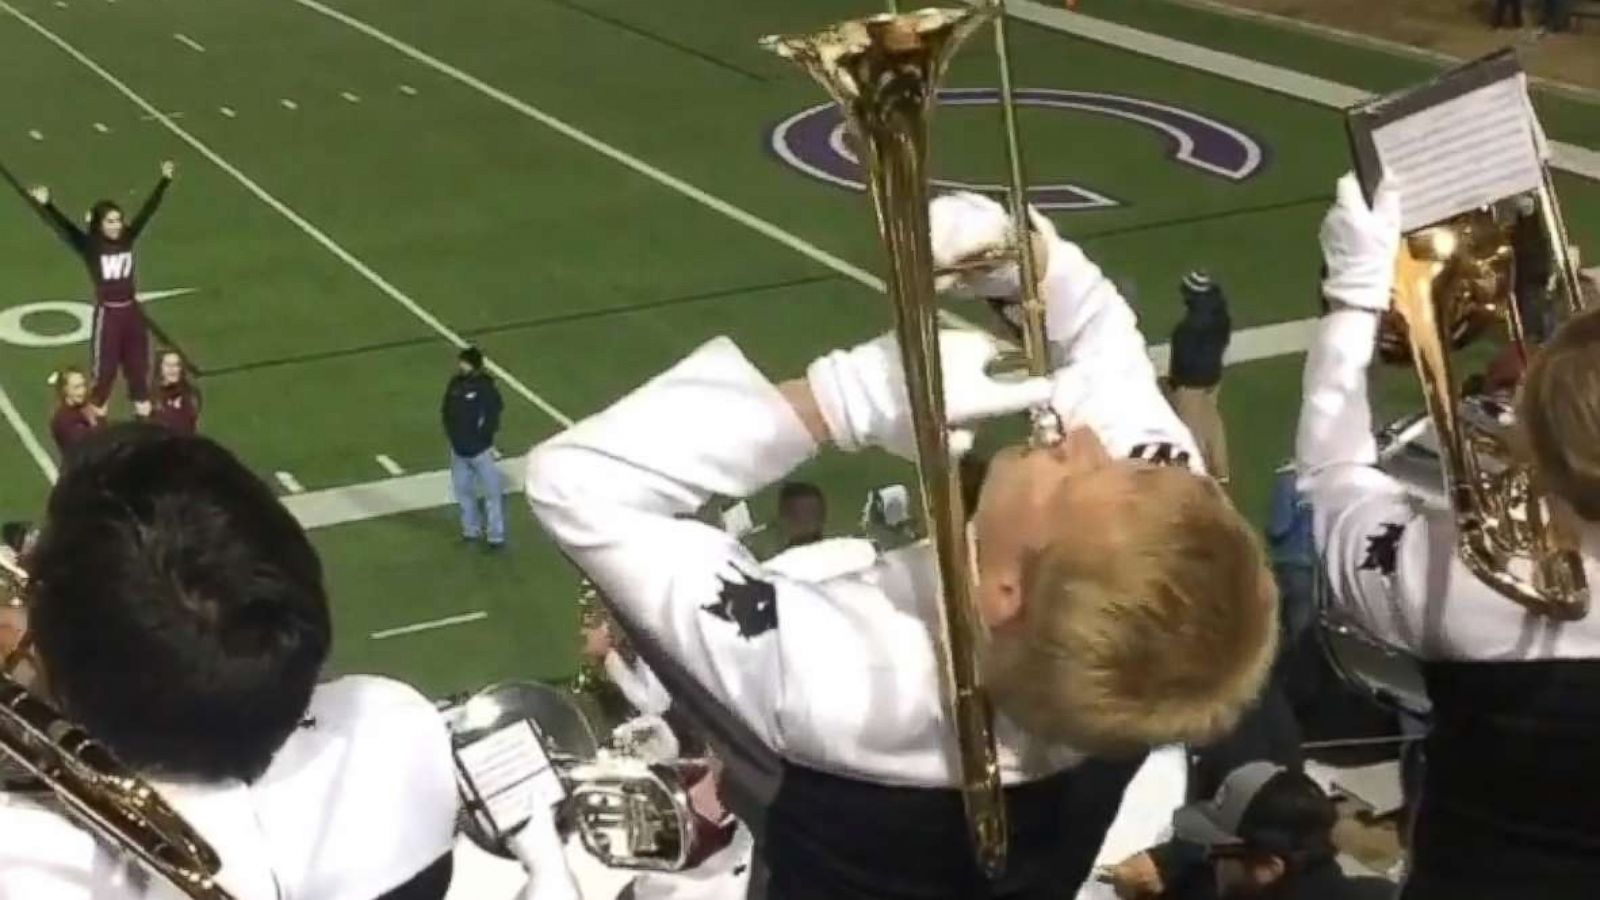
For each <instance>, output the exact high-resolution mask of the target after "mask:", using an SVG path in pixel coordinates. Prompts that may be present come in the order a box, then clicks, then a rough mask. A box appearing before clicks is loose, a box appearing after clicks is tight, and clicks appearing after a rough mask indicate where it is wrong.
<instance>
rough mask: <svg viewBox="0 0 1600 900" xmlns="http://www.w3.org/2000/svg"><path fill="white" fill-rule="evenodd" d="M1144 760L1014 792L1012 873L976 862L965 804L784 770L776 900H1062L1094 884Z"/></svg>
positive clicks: (937, 794)
mask: <svg viewBox="0 0 1600 900" xmlns="http://www.w3.org/2000/svg"><path fill="white" fill-rule="evenodd" d="M1142 762H1143V759H1142V758H1141V759H1133V760H1126V761H1119V762H1102V761H1099V760H1089V761H1087V762H1084V763H1083V764H1081V765H1079V766H1077V767H1075V768H1073V769H1070V770H1068V771H1065V772H1061V773H1059V774H1057V775H1055V776H1052V777H1050V778H1047V779H1044V780H1043V781H1037V782H1033V783H1030V784H1026V785H1018V786H1014V787H1010V788H1007V789H1006V805H1007V810H1006V813H1007V820H1008V825H1009V826H1010V829H1009V830H1010V832H1011V836H1010V841H1009V844H1010V847H1009V860H1008V866H1007V871H1006V873H1005V874H1004V876H1002V877H1001V878H999V879H997V880H989V879H987V878H985V877H984V876H983V875H982V874H981V873H980V872H979V870H978V867H977V865H976V863H975V861H974V854H973V848H972V843H971V839H970V838H969V837H968V835H967V824H966V817H965V815H964V814H963V812H962V805H961V796H960V794H958V793H956V792H955V791H951V790H930V789H919V788H898V787H888V786H885V785H877V784H870V783H866V782H861V781H856V780H854V779H849V778H841V777H839V776H836V775H830V774H826V773H822V772H816V771H812V770H808V769H803V768H801V767H798V766H793V765H790V766H786V767H785V773H784V778H783V787H782V789H781V790H780V791H779V793H778V798H777V800H776V802H774V804H773V806H772V808H771V809H770V810H769V811H768V816H767V828H766V832H767V842H766V846H765V848H764V849H765V853H766V856H767V864H768V867H769V869H770V873H771V881H770V884H769V887H768V892H767V897H768V900H1059V898H1061V897H1064V896H1067V897H1070V896H1071V895H1072V893H1073V891H1075V890H1076V889H1077V886H1078V885H1080V884H1082V883H1083V881H1084V879H1086V878H1087V877H1088V875H1089V870H1090V869H1091V868H1092V867H1093V865H1094V858H1095V854H1096V853H1098V852H1099V850H1100V844H1101V842H1102V841H1104V839H1105V834H1106V831H1107V829H1109V828H1110V827H1111V821H1112V819H1113V818H1115V817H1116V814H1117V808H1118V807H1119V806H1120V805H1121V802H1122V793H1123V790H1124V789H1125V788H1126V787H1127V785H1128V782H1129V781H1130V780H1131V779H1132V778H1133V774H1134V772H1135V771H1136V770H1137V769H1138V768H1139V765H1140V763H1142Z"/></svg>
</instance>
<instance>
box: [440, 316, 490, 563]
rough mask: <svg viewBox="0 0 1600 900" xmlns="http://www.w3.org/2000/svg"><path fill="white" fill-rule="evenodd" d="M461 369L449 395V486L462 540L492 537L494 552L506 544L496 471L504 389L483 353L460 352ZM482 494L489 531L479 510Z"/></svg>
mask: <svg viewBox="0 0 1600 900" xmlns="http://www.w3.org/2000/svg"><path fill="white" fill-rule="evenodd" d="M458 367H459V370H458V371H457V372H456V374H455V376H454V377H453V378H451V379H450V384H449V386H448V387H446V388H445V392H444V408H443V412H442V416H443V418H444V433H445V436H446V437H448V438H449V439H450V485H451V487H452V489H453V492H454V494H455V498H456V505H458V506H460V507H461V538H462V540H465V541H476V540H479V539H480V538H484V537H487V539H488V542H489V543H488V546H489V549H491V550H498V549H500V548H501V547H503V546H505V542H506V520H505V512H504V495H505V491H504V490H503V489H502V488H501V485H500V470H499V469H497V468H495V459H494V436H495V432H497V431H499V430H500V410H501V408H502V404H501V400H500V391H499V389H498V388H496V387H495V384H494V379H493V378H492V377H490V375H489V373H488V372H485V371H484V370H483V352H482V351H480V350H479V349H478V348H476V347H468V348H467V349H465V350H462V351H461V357H460V362H459V364H458ZM480 492H481V493H482V495H483V505H484V510H482V512H485V513H487V516H486V518H487V519H488V533H487V535H486V534H485V532H484V526H483V519H482V518H480V510H479V509H478V495H479V494H480Z"/></svg>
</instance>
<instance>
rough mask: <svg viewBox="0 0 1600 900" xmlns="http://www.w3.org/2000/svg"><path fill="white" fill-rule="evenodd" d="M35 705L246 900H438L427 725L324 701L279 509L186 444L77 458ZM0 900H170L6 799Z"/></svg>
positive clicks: (312, 631) (37, 604)
mask: <svg viewBox="0 0 1600 900" xmlns="http://www.w3.org/2000/svg"><path fill="white" fill-rule="evenodd" d="M28 564H29V568H30V570H31V572H30V574H31V578H30V580H29V587H28V591H27V597H26V599H27V604H28V612H29V625H30V628H31V634H32V637H33V639H34V648H35V652H36V658H37V660H38V661H39V663H40V667H41V669H42V670H43V673H44V676H43V682H44V683H43V685H42V688H41V687H36V688H35V689H37V690H40V691H41V693H42V694H43V695H44V696H45V697H47V698H48V699H49V700H51V701H52V702H53V703H54V704H55V705H56V706H57V707H58V708H59V709H60V710H61V711H62V713H63V714H64V715H65V716H67V717H68V718H69V719H71V720H73V721H75V722H77V723H79V724H80V725H82V726H83V727H84V728H85V729H86V730H87V731H89V733H90V734H92V735H93V736H94V737H95V738H96V739H98V740H99V741H100V742H101V743H102V744H104V745H105V746H106V747H107V748H108V749H109V750H111V751H112V752H113V753H114V754H116V756H117V757H118V758H120V759H121V760H122V761H123V763H124V764H126V765H128V766H129V767H130V768H132V769H133V770H134V771H136V772H138V773H139V774H140V775H142V776H143V777H144V778H146V779H147V780H148V781H150V782H151V784H152V785H153V786H154V787H155V788H156V790H157V791H159V792H160V794H161V795H162V796H163V797H164V798H165V799H166V800H167V801H168V802H169V803H170V804H171V805H172V806H173V807H174V808H175V809H176V810H177V811H178V813H179V814H180V815H182V816H183V817H184V818H185V819H186V820H187V821H188V822H189V823H190V824H191V825H192V826H193V827H194V828H195V829H196V830H197V831H198V832H199V833H200V835H201V836H202V837H204V838H205V840H206V841H208V842H209V843H210V844H211V846H212V847H213V848H214V849H215V850H216V851H217V853H218V854H219V856H220V857H221V859H222V871H221V874H220V876H219V881H220V883H221V885H222V886H223V887H224V888H226V889H227V890H228V891H229V892H230V893H231V894H232V896H234V897H237V898H240V900H278V898H294V900H357V898H367V900H370V898H388V900H401V898H404V900H439V898H442V897H443V896H444V893H445V889H446V887H447V886H448V884H449V879H450V871H451V870H450V856H449V854H450V850H451V846H452V836H453V834H454V826H455V817H456V811H457V797H456V785H455V778H454V770H453V767H452V763H451V757H450V747H449V737H448V735H447V733H446V731H445V726H444V723H443V721H442V720H441V719H440V718H439V716H438V714H437V713H436V712H435V710H434V707H433V705H432V704H431V703H429V702H428V701H427V700H426V699H425V698H423V697H422V696H421V695H419V694H418V693H417V692H416V691H414V690H412V689H411V688H409V687H406V686H405V685H403V684H400V683H398V682H395V681H390V680H388V679H384V678H375V677H367V676H349V677H344V678H340V679H337V680H334V681H330V682H327V683H324V684H319V683H318V682H319V679H320V678H321V676H322V669H323V663H324V662H325V661H326V659H327V656H328V649H329V647H330V645H331V643H332V638H333V635H332V631H331V624H330V620H329V613H328V598H327V595H326V593H325V589H324V586H323V576H322V565H321V563H320V562H319V560H318V558H317V554H316V551H315V550H313V549H312V546H311V543H310V542H309V541H308V540H307V539H306V535H305V532H304V531H302V530H301V528H300V526H299V524H298V523H297V522H295V520H294V518H293V517H291V516H290V515H289V513H288V511H287V510H285V509H284V507H283V506H282V504H280V503H279V502H278V500H277V498H276V497H275V496H274V495H273V492H272V490H271V489H270V488H268V487H267V486H266V485H265V484H263V483H262V482H261V481H260V480H258V479H257V478H256V477H255V476H254V475H252V474H251V473H250V472H249V471H248V470H247V469H245V467H244V466H243V465H241V464H240V462H239V461H238V460H237V459H235V458H234V457H233V455H232V454H230V453H228V451H226V450H224V449H223V448H222V447H220V446H218V445H217V444H215V443H213V442H211V441H209V440H207V439H205V438H201V437H186V436H182V435H178V434H174V433H172V432H171V431H168V430H167V429H165V428H162V427H160V426H158V425H153V424H147V423H138V424H131V425H122V426H116V427H112V428H108V429H105V430H103V431H100V432H98V433H96V434H94V435H92V436H90V437H89V438H88V439H86V440H85V441H84V442H83V443H81V444H80V445H78V448H77V452H76V453H75V455H74V457H73V458H72V459H71V460H70V461H69V462H68V465H67V466H66V467H65V469H64V470H63V472H62V476H61V480H60V481H59V482H58V483H57V484H56V486H55V488H54V490H53V491H52V492H51V494H50V499H49V503H48V505H47V508H46V513H45V519H44V522H43V523H42V527H41V533H40V536H39V541H38V543H37V544H36V545H35V547H34V548H33V551H32V552H31V554H30V555H29V558H28ZM0 835H4V836H5V839H4V840H0V897H4V898H8V900H9V898H28V900H33V898H40V900H43V898H49V900H89V898H91V897H92V898H95V900H134V898H146V897H157V896H159V897H167V896H176V894H172V893H169V891H170V888H169V887H166V886H157V885H158V884H159V878H158V877H157V876H154V875H152V874H150V873H148V872H147V871H145V870H143V869H141V868H139V867H138V866H137V865H136V864H134V863H132V862H129V861H128V858H127V857H124V856H123V855H121V854H120V853H118V852H117V851H115V850H114V849H113V848H110V847H108V846H107V845H105V844H103V843H101V842H100V841H98V840H96V838H95V837H94V836H93V835H92V834H91V833H90V832H88V831H85V830H83V829H81V828H80V827H79V826H78V825H77V824H76V823H75V822H74V821H73V820H72V819H70V818H68V817H66V816H65V815H63V814H62V812H61V811H60V809H59V807H58V806H57V805H55V804H53V803H42V802H40V801H39V800H37V799H36V798H33V797H27V796H20V795H0Z"/></svg>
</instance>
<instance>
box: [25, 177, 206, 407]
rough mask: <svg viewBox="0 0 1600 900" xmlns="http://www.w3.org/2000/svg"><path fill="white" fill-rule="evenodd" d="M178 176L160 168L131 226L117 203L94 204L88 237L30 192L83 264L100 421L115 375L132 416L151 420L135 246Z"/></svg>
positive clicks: (44, 191) (43, 190) (36, 191)
mask: <svg viewBox="0 0 1600 900" xmlns="http://www.w3.org/2000/svg"><path fill="white" fill-rule="evenodd" d="M176 172H177V166H176V165H174V164H173V163H171V162H164V163H162V164H161V181H160V182H158V183H157V184H156V189H155V191H153V192H152V193H151V194H150V198H149V199H148V200H146V201H145V202H144V205H143V206H141V207H139V212H138V213H136V214H135V215H134V217H133V219H132V221H127V220H125V219H124V216H123V213H122V207H120V206H118V205H117V204H116V202H115V201H113V200H101V201H99V202H98V203H96V204H95V205H94V207H93V208H92V209H91V210H90V212H89V230H88V231H84V230H83V229H81V228H79V227H78V226H77V225H74V224H73V223H72V220H71V219H69V218H67V217H66V216H65V215H64V214H63V213H62V212H61V210H59V209H57V208H56V205H55V204H54V203H52V202H51V201H50V189H49V188H47V187H36V188H33V189H32V190H30V191H29V192H28V196H29V197H30V198H31V199H32V200H33V203H34V205H35V207H36V208H37V209H38V211H39V214H40V215H41V216H43V217H44V220H45V222H47V223H49V225H50V227H51V228H52V229H54V230H55V232H56V234H58V235H60V236H61V239H62V240H64V241H66V242H67V245H68V246H70V247H71V248H72V249H73V251H74V252H76V253H77V254H78V256H79V258H81V259H82V260H83V263H84V265H85V266H87V267H88V269H89V278H90V279H91V280H92V281H93V282H94V301H95V309H94V331H93V334H92V337H91V338H90V340H91V347H92V350H91V353H92V354H93V359H92V363H93V367H94V368H93V372H94V387H93V388H92V389H91V390H90V392H89V402H90V403H91V404H93V405H94V406H95V407H96V408H97V409H98V410H100V412H101V414H102V415H103V414H104V411H105V408H106V403H107V401H109V400H110V398H111V386H112V384H113V383H115V382H116V379H117V370H118V369H120V370H122V375H123V377H124V378H126V379H127V381H128V399H129V400H130V401H132V402H133V409H134V414H135V415H139V416H147V415H149V414H150V332H149V328H148V327H147V326H146V325H145V321H144V313H143V312H142V311H141V310H140V309H139V298H138V292H137V290H136V289H135V287H134V265H133V245H134V242H135V241H137V240H138V239H139V235H140V234H142V233H143V232H144V229H145V226H147V225H149V224H150V217H151V216H153V215H155V212H156V207H158V206H160V205H161V198H162V197H164V196H165V195H166V193H167V187H168V185H170V184H172V177H173V175H174V174H175V173H176Z"/></svg>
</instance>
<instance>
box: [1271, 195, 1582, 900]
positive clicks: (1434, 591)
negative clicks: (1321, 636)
mask: <svg viewBox="0 0 1600 900" xmlns="http://www.w3.org/2000/svg"><path fill="white" fill-rule="evenodd" d="M1400 239H1401V234H1400V200H1399V196H1398V194H1397V193H1396V192H1395V191H1393V190H1392V189H1390V188H1388V187H1385V188H1380V189H1379V191H1378V192H1377V194H1376V197H1375V200H1374V202H1373V204H1372V205H1371V206H1370V207H1369V206H1368V204H1367V202H1366V201H1365V199H1364V198H1363V196H1362V194H1361V190H1360V187H1359V186H1358V184H1357V182H1356V180H1355V178H1354V176H1348V175H1347V176H1346V177H1345V178H1344V179H1343V180H1342V181H1340V182H1339V191H1338V200H1337V202H1336V203H1335V205H1334V207H1333V209H1332V211H1330V212H1329V213H1328V216H1327V219H1326V220H1325V222H1324V223H1323V226H1322V248H1323V253H1324V255H1325V257H1326V259H1327V265H1328V275H1327V280H1326V281H1325V282H1324V285H1323V292H1324V294H1325V295H1326V297H1327V299H1328V301H1329V303H1330V310H1329V312H1328V313H1327V314H1326V315H1325V316H1324V317H1323V320H1322V324H1321V326H1320V329H1319V331H1318V335H1317V338H1316V341H1315V343H1314V344H1313V345H1312V347H1311V351H1310V355H1309V357H1308V358H1307V360H1306V371H1305V385H1304V395H1305V400H1304V406H1303V408H1302V410H1301V414H1300V426H1299V435H1298V440H1297V451H1296V455H1297V457H1298V460H1297V464H1298V468H1299V471H1300V480H1301V487H1302V490H1303V491H1304V492H1305V494H1306V496H1307V498H1308V499H1309V500H1310V502H1311V504H1312V507H1313V510H1314V529H1315V532H1316V542H1317V545H1318V547H1319V548H1320V552H1321V555H1322V558H1323V561H1324V563H1325V566H1326V571H1327V574H1328V577H1329V579H1330V581H1331V584H1332V587H1333V591H1332V593H1333V598H1334V602H1336V603H1337V604H1339V606H1340V607H1342V609H1343V610H1344V611H1345V612H1346V613H1348V614H1349V615H1351V616H1352V617H1353V618H1355V619H1356V620H1357V621H1359V622H1360V623H1362V624H1364V625H1365V626H1366V627H1367V628H1368V629H1370V630H1371V631H1372V633H1373V634H1374V635H1375V636H1376V637H1378V638H1379V639H1381V640H1384V641H1387V642H1389V643H1390V644H1392V645H1393V646H1395V647H1397V648H1400V649H1402V650H1403V651H1406V652H1409V653H1411V654H1414V655H1415V656H1416V657H1418V658H1419V659H1421V660H1422V661H1423V665H1424V673H1425V675H1426V679H1427V684H1428V693H1429V696H1430V699H1431V700H1432V704H1433V723H1432V732H1431V734H1430V735H1429V737H1428V739H1427V746H1426V753H1427V770H1426V774H1425V776H1424V782H1423V789H1422V798H1421V806H1420V809H1419V811H1418V812H1417V814H1416V821H1415V824H1414V830H1413V834H1412V839H1411V847H1412V851H1411V852H1412V857H1411V861H1410V867H1409V877H1408V883H1407V885H1406V887H1405V892H1404V895H1403V896H1404V897H1406V898H1407V900H1432V898H1450V900H1473V898H1486V900H1487V898H1491V897H1492V898H1503V897H1538V898H1540V900H1562V898H1569V897H1570V898H1580V897H1590V896H1593V892H1594V886H1595V884H1597V883H1600V812H1597V811H1596V809H1597V808H1596V806H1595V804H1594V802H1593V798H1594V797H1596V796H1600V770H1597V769H1596V768H1595V760H1596V759H1597V758H1600V617H1597V616H1595V615H1594V614H1593V613H1590V614H1589V615H1588V616H1587V617H1586V618H1584V619H1581V620H1578V621H1573V622H1560V621H1555V620H1552V619H1549V618H1545V617H1542V616H1539V615H1535V614H1534V613H1532V612H1529V611H1527V610H1525V609H1524V608H1523V607H1521V606H1519V605H1517V604H1516V603H1513V602H1512V601H1510V600H1508V599H1506V598H1504V597H1502V596H1500V595H1499V594H1497V593H1495V592H1494V591H1493V590H1491V589H1490V588H1489V587H1487V586H1486V585H1484V584H1483V583H1481V582H1480V581H1479V580H1478V579H1477V578H1475V577H1474V576H1473V575H1472V574H1471V573H1470V572H1469V571H1468V569H1467V568H1466V567H1465V565H1464V564H1463V563H1462V562H1461V561H1460V559H1459V557H1458V555H1457V552H1456V527H1455V522H1454V519H1453V517H1452V516H1450V515H1449V514H1447V513H1445V514H1439V513H1433V512H1429V511H1425V510H1424V509H1423V507H1422V506H1421V504H1420V503H1418V502H1417V501H1416V500H1415V499H1414V498H1413V497H1412V496H1410V495H1409V494H1408V492H1407V491H1406V489H1405V487H1404V486H1403V485H1402V484H1401V483H1400V482H1398V481H1396V480H1394V479H1392V478H1390V477H1389V476H1387V475H1386V474H1384V473H1383V472H1381V471H1379V470H1378V469H1377V468H1375V466H1374V464H1375V463H1376V462H1377V459H1378V456H1377V445H1376V442H1375V440H1374V437H1373V421H1372V412H1371V409H1370V406H1369V402H1368V397H1367V367H1368V365H1369V363H1370V362H1371V361H1372V357H1373V351H1374V341H1375V337H1376V335H1377V333H1378V320H1379V316H1380V315H1381V314H1382V313H1383V311H1385V310H1387V309H1388V308H1389V303H1390V290H1391V288H1392V286H1393V283H1394V265H1395V258H1396V254H1397V252H1398V250H1399V246H1400ZM1517 417H1518V421H1519V423H1520V427H1521V428H1522V430H1523V431H1524V432H1525V434H1526V437H1527V443H1528V446H1529V447H1530V448H1531V462H1532V465H1533V468H1534V470H1535V472H1536V477H1537V479H1538V481H1539V482H1541V483H1542V484H1543V485H1544V487H1545V489H1546V490H1547V491H1548V492H1549V493H1550V494H1552V495H1553V503H1552V506H1553V507H1554V508H1553V510H1552V512H1553V514H1554V516H1555V517H1556V518H1557V520H1558V521H1560V522H1564V523H1567V524H1568V525H1569V526H1570V527H1571V528H1572V530H1573V531H1574V532H1577V533H1580V534H1581V535H1582V542H1583V543H1582V550H1583V553H1584V558H1585V570H1586V572H1587V574H1588V578H1589V583H1590V584H1591V585H1594V584H1600V566H1596V564H1595V559H1596V553H1597V550H1600V527H1597V523H1600V455H1597V448H1600V313H1594V312H1590V313H1587V314H1584V315H1580V316H1577V317H1574V318H1573V319H1572V320H1571V321H1569V322H1567V323H1565V324H1564V325H1562V326H1561V327H1560V328H1559V329H1558V330H1557V331H1556V333H1555V334H1554V335H1553V336H1552V338H1551V340H1550V341H1549V342H1548V343H1546V344H1545V345H1544V346H1543V348H1541V350H1540V352H1539V353H1538V354H1537V355H1536V356H1535V357H1534V358H1533V361H1532V364H1531V366H1530V367H1529V370H1528V372H1527V375H1526V379H1525V382H1524V386H1523V389H1522V393H1521V395H1520V398H1519V400H1518V407H1517Z"/></svg>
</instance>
